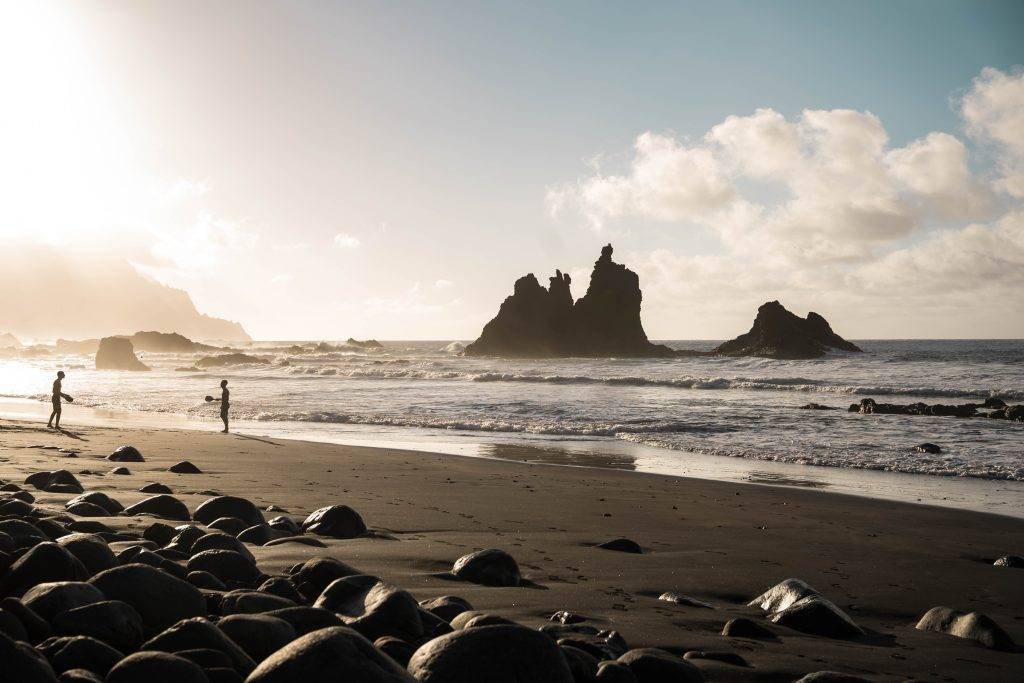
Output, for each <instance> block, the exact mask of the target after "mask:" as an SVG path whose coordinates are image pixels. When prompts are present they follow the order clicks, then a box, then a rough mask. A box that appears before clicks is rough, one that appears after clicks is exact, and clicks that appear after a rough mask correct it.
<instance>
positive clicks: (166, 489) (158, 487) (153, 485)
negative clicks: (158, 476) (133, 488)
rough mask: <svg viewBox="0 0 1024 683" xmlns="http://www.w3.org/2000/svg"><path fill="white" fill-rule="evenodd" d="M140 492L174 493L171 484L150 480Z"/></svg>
mask: <svg viewBox="0 0 1024 683" xmlns="http://www.w3.org/2000/svg"><path fill="white" fill-rule="evenodd" d="M139 493H174V492H173V491H172V490H171V487H170V486H167V485H166V484H161V483H159V482H155V481H153V482H150V483H148V484H146V485H145V486H143V487H142V488H141V489H139Z"/></svg>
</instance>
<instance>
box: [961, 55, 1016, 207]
mask: <svg viewBox="0 0 1024 683" xmlns="http://www.w3.org/2000/svg"><path fill="white" fill-rule="evenodd" d="M960 113H961V115H962V116H963V118H964V122H965V124H966V125H967V132H968V133H969V134H971V135H972V136H974V137H975V138H978V139H979V140H982V141H986V142H991V143H993V144H995V145H996V146H997V148H998V151H997V154H998V155H999V165H1000V173H1001V178H1000V179H999V181H998V182H997V187H998V189H1000V190H1002V191H1004V192H1006V193H1008V194H1010V195H1012V196H1014V197H1021V198H1024V71H1021V70H1019V69H1018V70H1017V71H1015V72H1013V73H1009V74H1007V73H1003V72H1002V71H999V70H998V69H993V68H991V67H986V68H985V69H982V71H981V74H980V75H979V76H978V77H977V78H975V79H974V81H973V82H972V84H971V89H970V90H969V91H968V92H967V94H966V95H965V96H964V98H963V100H962V101H961V104H960Z"/></svg>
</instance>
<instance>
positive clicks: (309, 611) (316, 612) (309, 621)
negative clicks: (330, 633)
mask: <svg viewBox="0 0 1024 683" xmlns="http://www.w3.org/2000/svg"><path fill="white" fill-rule="evenodd" d="M266 614H267V615H268V616H271V617H277V618H278V619H284V620H285V621H287V622H288V623H289V624H291V625H292V628H294V629H295V633H297V634H298V635H299V636H304V635H306V634H307V633H311V632H313V631H319V630H320V629H322V628H330V627H332V626H344V625H345V624H344V622H343V621H342V620H341V619H339V618H338V615H337V614H335V613H334V612H332V611H331V610H329V609H324V608H323V607H305V606H296V607H285V608H283V609H276V610H272V611H270V612H267V613H266Z"/></svg>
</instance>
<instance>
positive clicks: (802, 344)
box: [714, 301, 860, 360]
mask: <svg viewBox="0 0 1024 683" xmlns="http://www.w3.org/2000/svg"><path fill="white" fill-rule="evenodd" d="M830 349H838V350H841V351H860V348H858V347H857V345H856V344H853V343H851V342H848V341H846V340H845V339H843V338H842V337H840V336H839V335H838V334H836V333H835V332H833V331H832V328H831V326H829V324H828V321H826V320H825V319H824V318H823V317H821V316H820V315H818V314H817V313H814V312H811V313H808V314H807V317H806V318H801V317H800V316H798V315H796V314H794V313H791V312H789V311H787V310H786V308H785V307H784V306H783V305H782V304H780V303H779V302H778V301H769V302H768V303H766V304H762V305H761V307H760V308H758V309H757V317H756V318H755V319H754V325H753V326H752V327H751V328H750V331H749V332H747V333H746V334H742V335H740V336H739V337H736V338H735V339H733V340H731V341H727V342H725V343H723V344H720V345H719V346H718V347H717V348H716V349H715V350H714V353H716V354H720V355H723V356H761V357H764V358H780V359H791V360H795V359H801V358H819V357H821V356H823V355H825V354H826V353H827V352H828V351H829V350H830Z"/></svg>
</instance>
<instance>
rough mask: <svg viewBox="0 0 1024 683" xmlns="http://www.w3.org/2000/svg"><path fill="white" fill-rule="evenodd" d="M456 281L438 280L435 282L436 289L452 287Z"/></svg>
mask: <svg viewBox="0 0 1024 683" xmlns="http://www.w3.org/2000/svg"><path fill="white" fill-rule="evenodd" d="M454 286H455V283H454V282H452V281H451V280H437V281H435V282H434V289H451V288H452V287H454Z"/></svg>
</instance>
